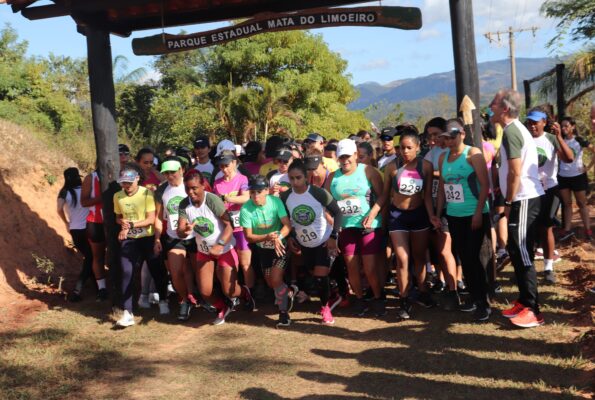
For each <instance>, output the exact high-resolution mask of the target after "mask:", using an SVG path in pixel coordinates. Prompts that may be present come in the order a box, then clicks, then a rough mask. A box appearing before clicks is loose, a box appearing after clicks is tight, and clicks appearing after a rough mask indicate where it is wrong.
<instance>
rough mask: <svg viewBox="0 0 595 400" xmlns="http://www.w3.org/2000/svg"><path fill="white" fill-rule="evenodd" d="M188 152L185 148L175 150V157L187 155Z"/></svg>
mask: <svg viewBox="0 0 595 400" xmlns="http://www.w3.org/2000/svg"><path fill="white" fill-rule="evenodd" d="M190 152H191V151H190V149H189V148H188V147H186V146H181V147H178V148H177V149H176V155H180V154H188V153H190Z"/></svg>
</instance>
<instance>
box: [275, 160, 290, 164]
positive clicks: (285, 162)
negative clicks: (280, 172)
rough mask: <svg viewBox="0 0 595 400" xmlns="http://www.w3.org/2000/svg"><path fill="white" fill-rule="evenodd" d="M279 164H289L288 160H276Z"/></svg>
mask: <svg viewBox="0 0 595 400" xmlns="http://www.w3.org/2000/svg"><path fill="white" fill-rule="evenodd" d="M276 161H277V162H278V163H280V164H289V160H276Z"/></svg>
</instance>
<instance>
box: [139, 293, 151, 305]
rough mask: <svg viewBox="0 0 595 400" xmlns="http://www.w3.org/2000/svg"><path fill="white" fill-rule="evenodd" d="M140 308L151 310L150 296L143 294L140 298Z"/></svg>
mask: <svg viewBox="0 0 595 400" xmlns="http://www.w3.org/2000/svg"><path fill="white" fill-rule="evenodd" d="M138 306H139V307H140V308H151V303H149V295H148V294H141V295H140V297H139V298H138Z"/></svg>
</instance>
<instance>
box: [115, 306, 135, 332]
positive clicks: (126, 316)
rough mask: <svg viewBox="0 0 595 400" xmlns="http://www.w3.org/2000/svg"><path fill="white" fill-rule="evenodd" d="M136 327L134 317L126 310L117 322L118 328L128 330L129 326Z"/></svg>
mask: <svg viewBox="0 0 595 400" xmlns="http://www.w3.org/2000/svg"><path fill="white" fill-rule="evenodd" d="M132 325H134V315H132V313H131V312H130V311H128V310H124V312H123V313H122V318H120V319H119V320H118V321H116V326H118V327H121V328H126V327H127V326H132Z"/></svg>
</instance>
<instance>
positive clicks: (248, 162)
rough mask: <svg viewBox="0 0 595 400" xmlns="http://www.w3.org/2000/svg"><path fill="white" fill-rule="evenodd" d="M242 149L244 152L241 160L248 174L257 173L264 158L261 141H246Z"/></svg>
mask: <svg viewBox="0 0 595 400" xmlns="http://www.w3.org/2000/svg"><path fill="white" fill-rule="evenodd" d="M244 151H245V153H246V154H245V155H244V156H243V157H242V160H243V164H244V167H245V168H246V171H248V174H249V176H252V175H256V174H258V171H259V170H260V167H262V165H263V164H264V163H265V160H266V159H265V156H264V149H263V148H262V143H260V142H258V141H253V142H248V144H246V147H245V148H244Z"/></svg>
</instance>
